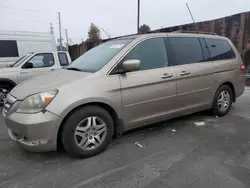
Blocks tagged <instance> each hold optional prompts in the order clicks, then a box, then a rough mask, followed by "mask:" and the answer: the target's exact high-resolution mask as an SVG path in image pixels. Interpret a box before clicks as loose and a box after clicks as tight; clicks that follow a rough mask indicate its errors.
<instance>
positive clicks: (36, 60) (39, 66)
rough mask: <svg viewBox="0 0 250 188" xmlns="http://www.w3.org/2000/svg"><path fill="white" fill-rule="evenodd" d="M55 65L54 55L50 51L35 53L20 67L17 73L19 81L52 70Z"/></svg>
mask: <svg viewBox="0 0 250 188" xmlns="http://www.w3.org/2000/svg"><path fill="white" fill-rule="evenodd" d="M28 64H31V65H32V67H30V66H27V65H28ZM55 67H56V66H55V60H54V55H53V54H52V53H40V54H36V55H34V56H33V57H32V58H30V59H29V60H28V61H27V62H26V63H25V64H24V65H22V66H21V67H20V69H19V73H18V80H19V83H20V82H23V81H24V80H27V79H30V78H33V77H35V76H39V75H41V74H45V73H48V72H50V71H52V70H54V68H55Z"/></svg>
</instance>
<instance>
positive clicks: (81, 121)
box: [61, 106, 114, 158]
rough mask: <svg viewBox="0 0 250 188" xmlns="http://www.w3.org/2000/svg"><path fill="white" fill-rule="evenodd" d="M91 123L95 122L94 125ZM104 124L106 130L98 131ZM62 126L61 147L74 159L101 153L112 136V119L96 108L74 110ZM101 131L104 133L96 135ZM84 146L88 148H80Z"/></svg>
mask: <svg viewBox="0 0 250 188" xmlns="http://www.w3.org/2000/svg"><path fill="white" fill-rule="evenodd" d="M93 122H96V124H94V123H93ZM90 124H92V125H91V127H90V130H89V128H87V127H88V125H90ZM97 124H99V125H97ZM104 124H105V126H106V129H105V128H102V129H100V130H99V127H102V126H104ZM63 126H64V127H63V129H62V133H61V134H62V135H61V138H62V143H63V146H64V148H65V149H66V151H67V152H68V153H69V155H70V156H72V157H75V158H87V157H92V156H94V155H97V154H99V153H101V152H103V151H104V150H105V149H106V147H107V146H108V145H109V143H110V142H111V140H112V137H113V134H114V121H113V119H112V117H111V116H110V114H109V113H108V112H107V111H106V110H104V109H103V108H101V107H98V106H87V107H83V108H80V109H78V110H76V111H75V112H73V113H72V114H71V115H70V116H69V117H68V118H67V119H66V121H65V123H64V125H63ZM95 127H98V128H95ZM93 128H94V129H95V131H96V132H95V131H94V130H93ZM103 130H105V131H106V132H105V131H104V132H103V133H101V134H100V135H98V134H99V133H100V132H102V131H103ZM76 135H77V136H76ZM84 136H85V137H84ZM98 136H99V137H98ZM90 138H91V139H90ZM97 138H98V139H97ZM85 139H87V140H86V142H85V141H84V140H85ZM89 142H93V143H95V144H92V143H89ZM97 143H100V145H99V146H97ZM78 144H79V146H78ZM86 145H88V147H86V148H85V149H84V148H81V147H84V146H86ZM80 146H81V147H80ZM93 147H95V148H93ZM92 148H93V149H92Z"/></svg>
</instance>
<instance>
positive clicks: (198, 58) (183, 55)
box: [168, 37, 204, 65]
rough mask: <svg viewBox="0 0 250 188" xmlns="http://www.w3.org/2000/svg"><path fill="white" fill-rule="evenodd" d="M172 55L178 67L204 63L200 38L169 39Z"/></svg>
mask: <svg viewBox="0 0 250 188" xmlns="http://www.w3.org/2000/svg"><path fill="white" fill-rule="evenodd" d="M168 41H169V44H170V46H171V54H172V56H173V58H174V60H175V64H176V65H184V64H190V63H199V62H202V61H204V58H203V53H202V49H201V45H200V41H199V39H198V38H183V37H171V38H168Z"/></svg>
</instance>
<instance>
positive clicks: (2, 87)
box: [0, 83, 12, 106]
mask: <svg viewBox="0 0 250 188" xmlns="http://www.w3.org/2000/svg"><path fill="white" fill-rule="evenodd" d="M11 89H12V87H11V86H10V85H8V84H1V83H0V106H3V103H4V99H5V98H6V97H7V94H8V93H9V92H10V91H11Z"/></svg>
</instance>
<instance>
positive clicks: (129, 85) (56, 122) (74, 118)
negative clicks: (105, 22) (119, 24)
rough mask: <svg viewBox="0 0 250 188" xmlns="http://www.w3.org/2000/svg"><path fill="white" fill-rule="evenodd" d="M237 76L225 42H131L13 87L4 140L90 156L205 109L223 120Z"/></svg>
mask: <svg viewBox="0 0 250 188" xmlns="http://www.w3.org/2000/svg"><path fill="white" fill-rule="evenodd" d="M243 72H244V65H243V63H242V60H241V57H240V55H239V53H238V52H237V50H236V48H235V46H234V45H233V44H232V42H231V41H230V40H229V39H227V38H224V37H220V36H217V35H209V34H200V33H197V34H194V33H193V34H190V33H154V34H144V35H132V36H127V37H123V38H117V39H114V40H110V41H108V42H105V43H102V44H100V45H99V46H97V47H95V48H93V49H91V50H90V51H88V52H86V53H85V54H83V55H82V56H81V57H79V58H78V59H76V60H75V61H74V62H73V63H72V64H70V65H69V66H68V67H66V68H64V69H61V70H57V71H53V72H51V73H48V74H46V75H43V76H38V77H35V78H33V79H31V80H28V81H26V82H23V83H21V84H20V85H18V86H16V87H15V88H14V89H13V90H12V91H11V92H10V94H9V95H8V97H7V99H6V101H5V103H4V107H3V116H4V119H5V122H6V125H7V126H8V132H9V135H10V137H11V138H12V139H13V140H15V141H17V143H19V144H20V145H21V146H22V147H24V148H26V149H28V150H31V151H51V150H56V149H57V148H59V147H63V148H65V150H66V151H67V152H68V153H69V154H70V155H71V156H73V157H80V158H81V157H90V156H93V155H96V154H98V153H100V152H102V151H104V149H105V148H106V147H107V146H108V144H109V143H110V142H111V140H112V138H113V136H117V135H121V134H122V133H123V132H124V131H126V130H128V129H132V128H135V127H139V126H144V125H147V124H152V123H155V122H159V121H163V120H168V119H170V118H174V117H178V116H182V115H186V114H191V113H194V112H198V111H202V110H208V109H210V110H211V112H213V113H214V114H216V115H217V116H223V115H225V114H227V113H228V111H229V110H230V108H231V105H232V103H233V102H235V101H236V98H237V97H239V96H240V95H242V93H243V92H244V86H245V82H244V74H243Z"/></svg>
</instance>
